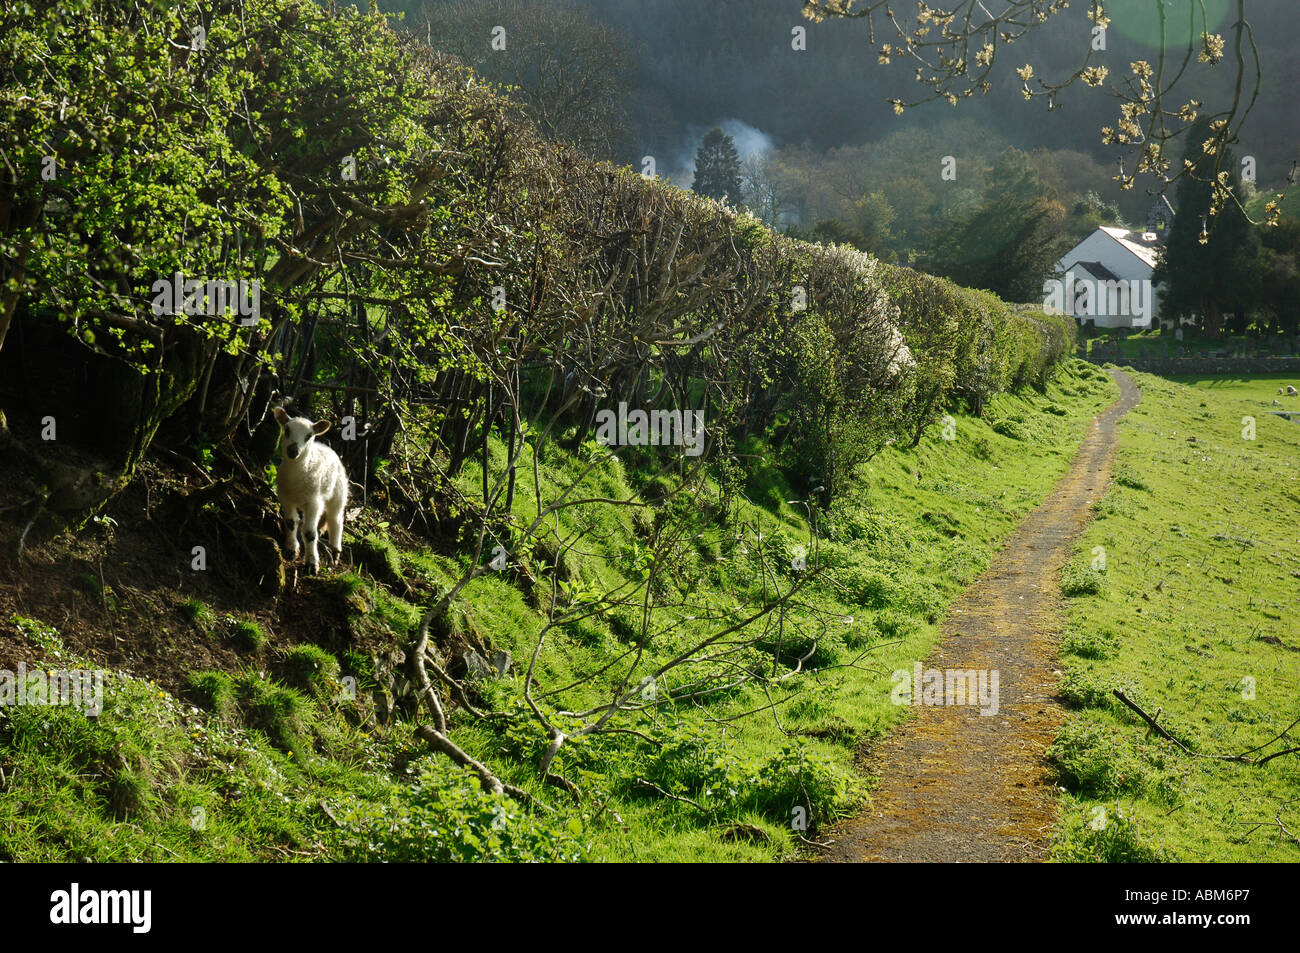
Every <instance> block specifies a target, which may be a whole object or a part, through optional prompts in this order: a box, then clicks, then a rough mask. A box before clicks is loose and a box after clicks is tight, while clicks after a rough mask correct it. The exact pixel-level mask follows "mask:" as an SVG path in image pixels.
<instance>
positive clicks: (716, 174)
mask: <svg viewBox="0 0 1300 953" xmlns="http://www.w3.org/2000/svg"><path fill="white" fill-rule="evenodd" d="M691 191H693V192H697V193H699V194H700V195H707V196H708V197H709V198H712V199H721V198H726V197H728V196H730V197H731V198H732V199H733V200H735V201H739V200H740V197H741V188H740V154H739V153H738V152H736V142H735V140H734V139H732V138H731V136H729V135H727V134H726V133H725V132H723V131H722V130H721V129H719V128H717V127H714V128H713V129H710V130H709V131H708V133H707V134H705V136H704V140H703V141H702V142H701V143H700V147H699V149H698V150H696V152H695V180H694V181H693V182H692V183H691Z"/></svg>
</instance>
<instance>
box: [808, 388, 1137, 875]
mask: <svg viewBox="0 0 1300 953" xmlns="http://www.w3.org/2000/svg"><path fill="white" fill-rule="evenodd" d="M1111 375H1112V376H1113V377H1114V378H1115V379H1116V381H1117V382H1118V383H1119V385H1120V391H1121V393H1120V399H1119V400H1118V401H1116V402H1115V403H1114V404H1112V405H1111V406H1110V407H1109V408H1108V409H1107V410H1106V411H1105V412H1104V413H1102V414H1101V415H1100V416H1099V417H1097V419H1096V420H1094V421H1093V424H1092V428H1091V429H1090V430H1089V432H1088V435H1087V437H1086V438H1085V439H1084V442H1083V445H1082V446H1081V447H1080V448H1079V451H1078V453H1077V454H1076V455H1075V457H1074V460H1073V461H1072V462H1071V464H1070V469H1069V472H1067V473H1066V475H1065V476H1064V477H1062V478H1061V481H1060V483H1058V484H1057V486H1056V488H1055V490H1053V492H1052V495H1051V496H1050V497H1049V498H1048V499H1047V500H1046V501H1045V502H1044V503H1043V504H1042V505H1040V506H1039V507H1038V508H1037V509H1035V510H1034V511H1033V512H1032V513H1030V514H1029V515H1028V516H1027V517H1025V520H1024V521H1023V522H1022V523H1021V524H1020V526H1019V527H1018V528H1017V529H1016V531H1015V532H1014V533H1013V534H1012V536H1011V538H1010V540H1009V541H1008V542H1007V545H1006V547H1005V548H1004V549H1003V550H1002V551H1001V552H999V553H998V554H997V556H995V557H994V559H993V562H992V564H991V565H990V566H989V568H988V570H987V571H986V572H985V573H984V575H983V576H981V577H980V578H979V579H978V580H976V582H975V583H974V584H973V585H972V586H971V587H970V589H968V590H967V591H966V592H965V593H964V594H963V595H962V597H961V598H960V599H959V600H958V601H957V602H956V603H955V604H954V605H953V607H952V610H951V612H950V613H949V616H948V619H947V621H946V622H945V623H944V626H943V640H942V642H941V643H940V644H939V646H938V647H937V648H936V649H935V651H934V652H933V654H931V656H930V658H929V659H928V660H927V661H926V663H925V668H926V669H932V668H933V669H940V670H948V669H980V670H986V671H997V672H998V673H999V684H998V689H999V691H998V695H999V698H998V701H999V705H998V712H997V714H996V715H992V716H986V715H981V714H980V709H979V707H976V706H973V705H961V706H953V707H941V706H918V708H917V710H916V718H914V719H913V720H912V721H910V722H908V723H906V724H904V725H903V726H901V727H900V728H899V729H898V730H897V731H895V732H894V733H893V734H891V735H890V736H889V737H888V738H887V739H885V740H884V741H883V742H882V743H880V744H879V745H878V746H877V747H876V748H875V750H873V751H872V752H871V753H870V754H869V755H868V756H867V758H866V759H865V762H866V764H867V765H868V767H869V769H870V770H871V772H872V773H873V774H875V775H877V776H878V777H879V778H880V779H881V780H880V784H879V786H878V787H877V788H876V790H875V792H874V794H873V796H872V801H871V806H870V807H869V809H868V811H867V813H866V814H863V815H862V816H861V817H858V818H855V819H853V820H851V821H847V822H844V823H842V824H840V825H838V826H837V827H836V828H834V829H832V830H831V831H830V832H829V833H828V834H827V836H826V837H825V838H823V839H828V840H832V841H833V844H832V846H831V847H830V848H829V849H828V850H827V852H826V854H825V855H824V857H823V859H825V860H830V861H839V862H852V861H947V862H953V861H966V862H971V861H1018V860H1041V859H1042V858H1043V856H1044V854H1045V853H1046V850H1047V843H1048V838H1049V836H1050V830H1051V827H1052V824H1053V823H1054V821H1055V818H1056V797H1055V794H1054V791H1053V789H1052V786H1051V778H1050V772H1049V770H1048V768H1047V765H1046V762H1045V761H1044V758H1043V751H1044V749H1045V748H1046V747H1047V746H1048V745H1049V744H1050V743H1051V740H1052V738H1053V737H1054V736H1055V734H1056V731H1057V730H1058V728H1059V727H1060V725H1061V722H1062V721H1063V720H1064V717H1065V713H1064V710H1063V709H1062V708H1061V706H1060V704H1059V703H1058V702H1057V701H1056V700H1055V698H1054V694H1055V685H1056V678H1055V677H1054V676H1053V674H1052V670H1053V669H1054V668H1056V667H1057V661H1056V648H1055V645H1054V644H1053V636H1054V635H1056V634H1057V633H1058V632H1059V626H1060V614H1059V611H1058V610H1059V600H1060V598H1061V594H1060V587H1059V585H1058V581H1057V580H1058V573H1059V571H1060V569H1061V566H1062V565H1063V564H1064V562H1065V561H1066V560H1067V559H1068V558H1069V556H1070V553H1071V548H1072V546H1073V543H1074V540H1075V538H1076V537H1077V536H1078V534H1079V532H1080V531H1081V530H1082V528H1083V526H1084V524H1085V523H1086V522H1087V521H1088V519H1089V518H1090V516H1091V509H1090V504H1091V503H1092V501H1093V500H1095V499H1098V498H1100V496H1101V495H1102V494H1103V493H1104V492H1105V489H1106V486H1107V484H1108V483H1109V481H1110V470H1111V463H1112V460H1113V458H1114V451H1115V440H1116V437H1115V425H1116V422H1117V421H1118V420H1119V418H1120V417H1122V416H1123V415H1124V414H1125V413H1127V412H1128V410H1129V408H1131V407H1133V406H1134V405H1135V404H1136V403H1137V402H1138V399H1139V397H1140V394H1139V392H1138V389H1137V386H1136V385H1135V384H1134V383H1133V380H1132V378H1130V377H1129V376H1128V375H1127V374H1125V373H1124V372H1123V371H1111Z"/></svg>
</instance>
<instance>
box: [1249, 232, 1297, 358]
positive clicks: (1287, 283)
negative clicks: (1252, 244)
mask: <svg viewBox="0 0 1300 953" xmlns="http://www.w3.org/2000/svg"><path fill="white" fill-rule="evenodd" d="M1261 241H1262V243H1263V245H1264V248H1263V251H1262V253H1261V255H1260V285H1259V299H1260V300H1259V304H1260V306H1261V307H1262V308H1263V309H1264V311H1265V312H1266V313H1267V315H1268V317H1269V319H1270V321H1269V323H1270V329H1271V330H1272V331H1273V333H1277V332H1279V331H1281V332H1284V333H1286V334H1288V335H1294V334H1295V333H1296V332H1297V331H1298V330H1300V220H1298V219H1294V218H1283V219H1282V220H1281V221H1280V222H1279V223H1278V226H1277V227H1276V228H1268V229H1265V230H1264V234H1263V236H1262V237H1261Z"/></svg>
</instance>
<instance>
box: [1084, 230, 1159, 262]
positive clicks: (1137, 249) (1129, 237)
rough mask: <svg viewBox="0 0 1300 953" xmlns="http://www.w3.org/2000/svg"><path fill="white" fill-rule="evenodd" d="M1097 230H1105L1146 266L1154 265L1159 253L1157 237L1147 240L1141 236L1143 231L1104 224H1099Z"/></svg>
mask: <svg viewBox="0 0 1300 953" xmlns="http://www.w3.org/2000/svg"><path fill="white" fill-rule="evenodd" d="M1098 231H1102V232H1105V233H1106V234H1107V235H1109V236H1110V237H1111V238H1113V239H1115V241H1117V242H1119V243H1120V244H1121V245H1123V246H1124V248H1126V249H1127V250H1128V251H1130V252H1132V253H1133V254H1134V255H1136V256H1137V257H1138V258H1139V259H1141V260H1142V263H1143V264H1144V265H1146V266H1147V267H1148V268H1154V267H1155V266H1156V256H1157V255H1158V254H1159V253H1160V240H1159V239H1158V238H1156V239H1152V240H1149V241H1148V240H1147V239H1145V238H1143V235H1144V234H1147V233H1143V232H1130V231H1129V230H1128V229H1127V228H1111V227H1108V226H1106V225H1103V226H1101V228H1100V229H1098Z"/></svg>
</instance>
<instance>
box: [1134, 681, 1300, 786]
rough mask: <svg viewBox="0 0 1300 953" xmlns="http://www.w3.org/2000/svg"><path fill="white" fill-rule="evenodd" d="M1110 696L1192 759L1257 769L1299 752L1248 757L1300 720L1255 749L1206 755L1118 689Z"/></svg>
mask: <svg viewBox="0 0 1300 953" xmlns="http://www.w3.org/2000/svg"><path fill="white" fill-rule="evenodd" d="M1111 694H1113V695H1114V696H1115V697H1116V698H1118V699H1119V700H1120V701H1122V702H1123V703H1124V704H1125V705H1126V706H1128V707H1129V708H1130V709H1131V710H1133V711H1134V712H1136V713H1137V714H1138V715H1139V716H1140V717H1141V718H1142V720H1143V721H1145V722H1146V723H1147V724H1148V725H1150V726H1151V727H1152V729H1153V730H1154V731H1155V732H1156V733H1157V734H1158V735H1160V737H1162V738H1167V739H1168V740H1169V741H1172V742H1173V743H1174V744H1176V745H1178V748H1179V750H1180V751H1182V752H1183V753H1184V754H1189V755H1191V756H1192V757H1194V758H1210V759H1212V760H1214V761H1235V762H1237V763H1238V764H1249V765H1253V766H1255V767H1259V766H1261V765H1265V764H1268V763H1269V762H1270V761H1272V760H1273V759H1274V758H1280V757H1282V755H1284V754H1295V753H1296V752H1298V751H1300V745H1298V746H1296V747H1294V748H1285V749H1283V750H1282V751H1274V752H1273V753H1272V754H1270V755H1265V756H1264V757H1262V758H1252V757H1249V756H1250V755H1251V754H1252V753H1254V752H1256V751H1259V750H1260V749H1261V748H1267V747H1268V746H1269V745H1271V744H1272V743H1273V742H1274V741H1277V740H1278V739H1279V738H1285V737H1286V735H1287V732H1289V731H1290V730H1291V729H1292V728H1294V727H1295V726H1296V725H1300V718H1297V719H1296V720H1295V721H1293V722H1291V724H1289V725H1287V727H1286V728H1284V729H1283V730H1282V731H1281V732H1279V733H1278V734H1276V735H1274V736H1273V737H1272V738H1270V739H1269V740H1268V741H1266V742H1264V743H1263V744H1262V745H1259V746H1258V747H1255V748H1250V749H1248V750H1246V751H1243V752H1242V753H1241V754H1206V753H1204V752H1201V751H1193V750H1192V749H1191V748H1189V747H1187V745H1185V744H1183V743H1182V742H1181V741H1179V740H1178V739H1177V738H1175V737H1174V736H1173V735H1171V734H1170V733H1169V732H1167V731H1165V729H1164V728H1162V727H1160V725H1159V724H1158V723H1157V722H1156V720H1155V719H1154V718H1152V717H1151V716H1150V715H1148V714H1147V713H1146V712H1144V711H1143V710H1142V709H1141V708H1139V707H1138V705H1137V703H1136V702H1134V701H1133V700H1132V699H1130V698H1129V697H1128V696H1127V695H1125V694H1124V693H1123V692H1122V691H1120V690H1119V689H1118V688H1112V689H1111Z"/></svg>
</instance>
